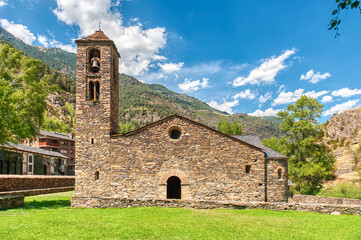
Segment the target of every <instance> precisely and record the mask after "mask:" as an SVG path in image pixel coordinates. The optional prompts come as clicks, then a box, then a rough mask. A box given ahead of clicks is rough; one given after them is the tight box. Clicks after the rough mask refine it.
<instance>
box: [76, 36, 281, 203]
mask: <svg viewBox="0 0 361 240" xmlns="http://www.w3.org/2000/svg"><path fill="white" fill-rule="evenodd" d="M76 43H77V79H76V86H77V89H76V90H77V93H76V104H77V106H76V121H77V123H76V155H75V157H76V170H75V176H76V177H75V179H76V180H75V194H74V196H73V199H72V206H74V207H104V206H112V207H116V206H124V204H123V203H124V202H126V203H127V205H137V202H147V201H161V200H167V199H181V200H188V201H190V202H191V201H194V202H200V201H215V202H254V201H255V202H286V201H287V190H288V186H287V170H288V169H287V168H288V163H287V158H286V157H285V156H283V155H281V154H279V153H277V152H275V151H273V150H271V149H269V148H266V147H264V146H263V145H262V143H261V141H260V140H259V138H258V137H256V136H229V135H226V134H223V133H221V132H218V131H216V130H214V129H212V128H209V127H207V126H205V125H202V124H200V123H197V122H195V121H193V120H190V119H187V118H185V117H182V116H178V115H173V116H170V117H167V118H164V119H162V120H159V121H157V122H154V123H152V124H149V125H146V126H144V127H141V128H139V129H136V130H134V131H131V132H128V133H125V134H119V133H118V122H119V101H118V100H119V99H118V98H119V78H118V64H119V60H118V59H119V57H120V55H119V53H118V51H117V49H116V46H115V44H114V43H113V41H111V40H110V39H109V38H108V37H106V36H105V35H104V33H103V32H102V31H100V30H99V31H97V32H95V33H94V34H93V35H90V36H88V37H86V38H83V39H80V40H77V41H76ZM120 91H121V89H120Z"/></svg>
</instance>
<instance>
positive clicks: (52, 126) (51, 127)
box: [41, 113, 72, 134]
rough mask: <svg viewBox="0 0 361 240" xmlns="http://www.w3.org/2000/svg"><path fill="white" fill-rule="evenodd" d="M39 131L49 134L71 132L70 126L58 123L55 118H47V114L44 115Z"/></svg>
mask: <svg viewBox="0 0 361 240" xmlns="http://www.w3.org/2000/svg"><path fill="white" fill-rule="evenodd" d="M41 129H42V130H45V131H50V132H59V133H65V134H68V133H70V132H71V131H72V128H71V126H70V125H68V124H66V123H64V122H63V121H60V120H59V119H57V118H56V117H54V116H52V117H48V115H47V113H45V114H44V122H43V124H42V125H41Z"/></svg>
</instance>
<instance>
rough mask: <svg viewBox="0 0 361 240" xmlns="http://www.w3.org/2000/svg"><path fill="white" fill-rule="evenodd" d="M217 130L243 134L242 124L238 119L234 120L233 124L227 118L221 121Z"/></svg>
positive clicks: (230, 133)
mask: <svg viewBox="0 0 361 240" xmlns="http://www.w3.org/2000/svg"><path fill="white" fill-rule="evenodd" d="M217 130H218V131H220V132H222V133H225V134H228V135H241V134H242V126H241V124H240V123H239V122H238V121H236V120H234V121H233V123H232V124H230V123H229V121H228V120H226V119H223V120H221V121H219V122H218V124H217Z"/></svg>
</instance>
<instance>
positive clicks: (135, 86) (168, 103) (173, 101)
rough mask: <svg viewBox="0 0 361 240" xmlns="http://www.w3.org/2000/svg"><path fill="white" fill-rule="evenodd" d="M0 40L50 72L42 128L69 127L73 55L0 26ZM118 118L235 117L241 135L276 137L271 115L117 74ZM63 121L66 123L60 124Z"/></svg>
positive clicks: (211, 120) (136, 121)
mask: <svg viewBox="0 0 361 240" xmlns="http://www.w3.org/2000/svg"><path fill="white" fill-rule="evenodd" d="M0 39H1V40H3V41H6V42H8V43H10V44H11V45H12V46H14V47H15V48H17V49H19V50H21V51H23V52H25V53H26V54H28V55H29V56H31V57H33V58H35V59H38V60H41V61H43V62H44V63H45V64H47V65H48V66H49V67H48V69H51V68H54V69H55V70H51V71H52V72H51V74H53V77H52V79H53V81H52V83H53V84H57V85H59V87H60V89H61V90H60V91H59V92H58V93H53V94H50V95H49V96H48V99H47V104H48V113H47V115H48V119H50V120H51V121H50V122H48V124H47V127H46V128H45V129H46V130H52V131H60V132H65V133H66V131H69V129H70V128H71V127H72V121H71V118H72V117H71V116H70V115H69V114H70V113H69V109H68V108H69V104H72V105H73V106H74V103H75V81H74V79H75V65H76V55H75V54H74V53H68V52H66V51H63V50H60V49H55V48H43V47H36V46H30V45H28V44H26V43H24V42H23V41H21V40H20V39H18V38H16V37H14V36H13V35H11V34H10V33H8V32H6V31H5V30H4V29H2V28H0ZM119 79H120V92H119V93H120V98H119V102H120V121H121V123H123V124H125V123H132V124H133V125H135V126H136V127H140V126H143V125H145V124H148V123H151V122H154V121H157V120H159V119H161V118H164V117H167V116H169V115H172V114H179V115H182V116H185V117H188V118H191V119H193V120H195V121H198V122H200V123H203V124H205V125H208V126H210V127H213V128H216V126H217V123H218V121H219V120H221V119H227V120H229V121H230V122H232V121H234V120H238V121H239V122H240V123H241V125H242V128H243V132H244V134H255V135H258V136H259V137H261V138H262V139H264V138H270V137H272V136H276V137H279V136H281V132H280V130H279V122H277V121H276V120H275V119H274V118H273V117H270V118H268V117H267V118H258V117H252V116H249V115H247V114H244V113H237V114H233V115H229V114H227V113H225V112H221V111H219V110H217V109H215V108H212V107H210V106H209V105H208V104H206V103H205V102H202V101H200V100H198V99H196V98H194V97H191V96H188V95H185V94H179V93H176V92H173V91H171V90H169V89H167V88H166V87H164V86H162V85H160V84H146V83H142V82H140V81H139V80H137V79H136V78H134V77H132V76H129V75H126V74H120V75H119ZM61 122H63V123H64V124H66V126H64V125H62V123H61Z"/></svg>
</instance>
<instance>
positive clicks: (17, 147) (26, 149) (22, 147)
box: [0, 143, 69, 159]
mask: <svg viewBox="0 0 361 240" xmlns="http://www.w3.org/2000/svg"><path fill="white" fill-rule="evenodd" d="M0 148H7V149H13V150H18V151H23V152H30V153H35V154H41V155H46V156H50V157H60V158H66V159H69V158H68V157H67V156H65V155H63V154H61V153H59V152H53V151H48V150H45V149H42V148H34V147H30V146H25V145H22V144H15V143H9V144H4V145H1V144H0Z"/></svg>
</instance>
